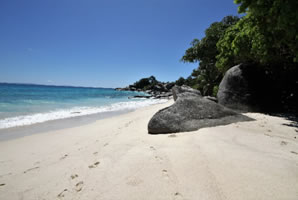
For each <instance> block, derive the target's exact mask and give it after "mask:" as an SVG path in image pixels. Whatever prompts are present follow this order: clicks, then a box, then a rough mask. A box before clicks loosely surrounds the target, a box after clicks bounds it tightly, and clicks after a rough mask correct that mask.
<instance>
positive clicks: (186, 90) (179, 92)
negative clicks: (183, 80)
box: [172, 85, 202, 101]
mask: <svg viewBox="0 0 298 200" xmlns="http://www.w3.org/2000/svg"><path fill="white" fill-rule="evenodd" d="M172 93H173V97H174V101H176V100H177V99H178V98H179V97H190V96H202V95H201V92H200V91H199V90H195V89H193V88H191V87H189V86H186V85H182V86H177V85H175V86H174V87H173V88H172Z"/></svg>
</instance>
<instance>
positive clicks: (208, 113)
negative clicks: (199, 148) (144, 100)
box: [148, 95, 252, 134]
mask: <svg viewBox="0 0 298 200" xmlns="http://www.w3.org/2000/svg"><path fill="white" fill-rule="evenodd" d="M250 120H252V119H251V118H249V117H246V116H244V115H241V114H239V113H236V112H234V111H232V110H230V109H228V108H225V107H224V106H221V105H219V104H217V103H215V102H213V101H210V100H208V99H205V98H203V97H202V96H200V95H190V96H180V97H179V95H178V99H177V100H176V102H175V103H174V104H173V105H172V106H170V107H167V108H164V109H162V110H160V111H158V112H157V113H156V114H155V115H154V116H153V117H152V119H151V120H150V121H149V124H148V132H149V133H151V134H161V133H177V132H186V131H195V130H198V129H200V128H204V127H211V126H217V125H227V124H230V123H234V122H239V121H250Z"/></svg>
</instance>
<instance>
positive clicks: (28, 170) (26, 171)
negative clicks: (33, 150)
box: [24, 167, 39, 174]
mask: <svg viewBox="0 0 298 200" xmlns="http://www.w3.org/2000/svg"><path fill="white" fill-rule="evenodd" d="M35 169H39V167H33V168H30V169H27V170H25V171H24V174H26V173H28V172H30V171H32V170H35Z"/></svg>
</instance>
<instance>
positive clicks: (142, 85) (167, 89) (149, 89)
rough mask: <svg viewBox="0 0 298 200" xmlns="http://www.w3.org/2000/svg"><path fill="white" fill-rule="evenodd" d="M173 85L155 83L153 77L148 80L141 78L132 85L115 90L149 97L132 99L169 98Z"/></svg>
mask: <svg viewBox="0 0 298 200" xmlns="http://www.w3.org/2000/svg"><path fill="white" fill-rule="evenodd" d="M174 85H175V84H174V83H163V82H160V81H157V80H156V79H155V77H154V76H151V77H149V78H143V79H141V80H139V81H137V82H135V83H134V84H132V85H129V86H127V87H125V88H116V89H115V90H118V91H137V92H145V93H147V94H148V95H149V96H140V95H138V96H134V98H156V99H161V98H163V99H164V98H166V99H168V98H171V97H172V91H171V89H172V88H173V86H174Z"/></svg>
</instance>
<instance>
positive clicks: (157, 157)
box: [154, 156, 163, 163]
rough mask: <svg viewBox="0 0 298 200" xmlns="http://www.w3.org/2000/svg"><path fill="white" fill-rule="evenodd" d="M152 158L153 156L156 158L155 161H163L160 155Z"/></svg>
mask: <svg viewBox="0 0 298 200" xmlns="http://www.w3.org/2000/svg"><path fill="white" fill-rule="evenodd" d="M154 158H155V160H157V161H158V162H160V163H161V162H162V161H163V159H162V157H159V156H155V157H154Z"/></svg>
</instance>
